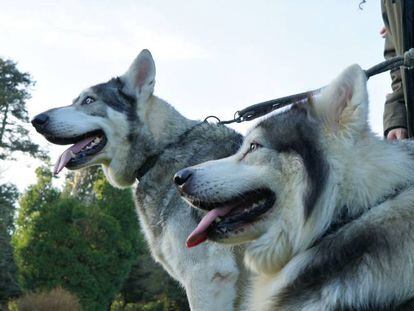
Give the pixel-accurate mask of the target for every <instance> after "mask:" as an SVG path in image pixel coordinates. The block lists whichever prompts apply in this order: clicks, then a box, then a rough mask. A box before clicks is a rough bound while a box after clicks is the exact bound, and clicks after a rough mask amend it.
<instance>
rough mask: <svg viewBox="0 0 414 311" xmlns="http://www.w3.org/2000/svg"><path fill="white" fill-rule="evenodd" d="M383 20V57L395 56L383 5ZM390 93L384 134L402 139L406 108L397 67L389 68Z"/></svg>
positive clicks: (385, 111) (386, 108) (386, 102)
mask: <svg viewBox="0 0 414 311" xmlns="http://www.w3.org/2000/svg"><path fill="white" fill-rule="evenodd" d="M383 20H384V24H385V27H386V31H383V30H382V31H381V35H382V36H383V37H385V47H384V58H385V59H389V58H391V57H394V56H396V51H395V45H394V42H393V38H392V36H391V33H390V31H389V23H388V17H387V15H386V12H385V9H384V7H383ZM391 81H392V82H391V88H392V91H393V92H392V93H391V94H388V95H387V98H386V101H385V106H384V119H383V124H384V136H385V137H387V139H404V138H407V137H408V131H407V110H406V107H405V101H404V91H403V87H402V80H401V70H400V69H399V68H397V69H394V70H391Z"/></svg>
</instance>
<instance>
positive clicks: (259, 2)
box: [0, 0, 390, 310]
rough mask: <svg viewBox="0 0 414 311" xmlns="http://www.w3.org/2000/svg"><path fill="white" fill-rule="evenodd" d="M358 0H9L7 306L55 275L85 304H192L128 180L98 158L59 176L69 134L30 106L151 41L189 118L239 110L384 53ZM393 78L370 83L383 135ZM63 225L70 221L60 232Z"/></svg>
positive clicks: (4, 211) (3, 216)
mask: <svg viewBox="0 0 414 311" xmlns="http://www.w3.org/2000/svg"><path fill="white" fill-rule="evenodd" d="M360 2H361V1H359V0H352V1H343V0H317V1H305V0H294V1H282V0H256V1H247V0H242V1H241V0H237V1H236V0H229V1H218V0H208V1H207V0H200V1H184V0H176V1H166V0H164V1H162V0H151V1H149V0H148V1H145V0H138V1H137V0H120V1H108V0H105V1H97V0H90V1H80V0H78V1H76V0H74V1H28V0H27V1H0V8H1V10H0V42H1V43H2V44H1V49H0V67H1V68H0V83H3V84H4V85H5V83H6V84H7V83H9V84H7V87H3V86H2V89H1V90H0V92H2V93H0V129H2V128H3V129H4V130H3V131H2V132H0V137H1V139H0V185H1V186H0V191H1V193H0V195H1V197H0V200H2V201H0V204H1V206H0V222H3V225H1V224H0V235H1V234H2V236H0V243H3V245H4V247H3V248H2V247H1V245H0V301H1V305H3V308H5V305H6V304H7V303H6V302H7V301H8V300H9V299H14V298H17V297H20V296H22V295H23V294H24V293H26V292H31V291H35V292H37V291H42V290H51V289H56V288H57V292H56V293H55V294H56V295H66V294H67V293H66V292H65V290H64V289H66V290H69V291H70V292H71V293H72V294H74V295H75V298H76V299H78V300H79V303H80V304H81V305H83V306H84V307H85V306H86V307H85V308H86V309H87V310H104V309H108V308H111V307H110V306H111V304H112V308H113V309H114V308H119V310H141V309H142V310H156V309H157V308H158V309H159V310H163V309H165V308H170V309H172V310H174V309H177V310H178V309H181V310H182V309H185V308H186V301H185V298H184V296H183V291H182V290H181V289H180V288H178V287H177V285H176V284H175V282H174V281H172V280H170V279H169V278H168V276H166V275H165V274H164V272H163V271H162V270H161V269H160V268H159V267H158V266H157V265H156V264H154V263H153V262H152V260H151V258H150V257H149V255H148V252H147V250H146V246H145V243H144V242H143V239H142V236H141V235H140V234H139V233H138V232H139V230H138V223H137V220H136V217H135V214H134V207H133V202H132V200H131V194H130V190H123V191H121V190H116V189H113V188H112V187H110V186H109V185H108V184H107V183H106V181H105V178H104V177H103V175H102V173H101V172H100V170H99V169H96V168H95V169H92V170H89V171H84V172H83V173H79V174H66V175H65V174H61V177H59V178H55V177H52V175H51V174H50V168H51V166H52V164H53V162H54V161H56V159H57V157H58V155H59V153H61V152H62V151H63V149H64V147H59V146H52V145H51V144H49V143H47V142H46V141H45V140H44V139H43V138H42V137H41V136H40V135H38V134H37V133H36V132H35V131H34V130H32V129H31V127H30V125H29V123H28V121H29V120H30V118H31V117H33V116H34V115H35V114H37V113H40V112H42V111H44V110H46V109H50V108H53V107H57V106H64V105H69V104H70V103H71V101H72V99H73V98H75V97H77V96H78V94H79V93H80V92H81V91H82V90H83V89H84V88H86V87H88V86H91V85H93V84H97V83H100V82H104V81H106V80H109V79H110V78H111V77H114V76H117V75H120V74H122V73H124V72H125V71H126V70H127V68H128V66H129V65H130V63H131V62H132V60H133V59H134V58H135V56H136V55H137V54H138V53H139V52H140V51H141V50H142V49H144V48H147V49H149V50H150V51H151V52H152V54H153V57H154V59H155V62H156V67H157V76H156V86H155V94H156V95H158V96H159V97H161V98H163V99H165V100H167V101H168V102H169V103H171V104H172V105H173V106H174V107H175V108H176V109H177V110H178V111H180V112H181V113H182V114H184V115H185V116H187V117H188V118H192V119H204V118H205V117H206V116H207V115H212V114H214V115H216V116H218V117H219V118H221V119H229V118H232V116H233V114H234V112H235V111H237V110H239V109H242V108H244V107H245V106H248V105H251V104H254V103H257V102H261V101H265V100H269V99H273V98H277V97H282V96H286V95H290V94H293V93H298V92H302V91H306V90H311V89H315V88H318V87H321V86H323V85H325V84H327V83H329V82H330V81H331V80H332V79H333V78H335V77H336V76H337V75H338V74H339V73H340V72H341V71H342V70H343V69H344V68H345V67H347V66H349V65H351V64H353V63H358V64H360V65H361V66H362V67H363V68H368V67H371V66H373V65H375V64H376V63H378V62H381V61H382V60H383V56H382V52H383V44H384V42H383V39H382V38H381V36H380V35H379V31H380V29H381V28H382V26H383V23H382V18H381V10H380V1H367V2H366V3H364V4H363V5H362V7H360ZM361 8H362V9H361ZM12 78H13V79H12ZM389 85H390V79H389V75H388V74H382V75H380V76H376V77H373V78H371V79H370V81H369V83H368V87H369V95H370V124H371V126H372V128H373V130H374V131H375V132H376V133H377V134H378V135H379V136H382V113H383V105H384V99H385V95H386V93H388V92H389V90H390V87H389ZM5 120H6V121H5ZM3 121H4V122H3ZM250 126H252V122H251V123H243V124H237V125H234V126H233V127H234V128H235V129H237V130H238V131H240V132H242V133H245V132H246V130H247V129H248V128H249V127H250ZM3 133H4V134H3ZM120 197H122V198H123V199H122V200H124V201H123V202H125V204H124V205H125V206H127V208H126V209H125V210H127V211H128V212H125V213H124V214H125V215H123V213H121V212H120V211H119V209H117V206H118V205H119V204H118V203H117V202H118V201H117V200H115V198H120ZM57 207H59V208H57ZM56 210H59V211H60V212H59V213H57V212H56ZM123 212H124V210H123ZM131 219H132V220H131ZM125 224H127V225H125ZM53 226H56V228H62V227H68V231H64V230H61V231H62V232H60V233H59V234H60V236H51V234H50V231H51V230H50V228H53ZM1 230H3V231H1ZM58 231H59V230H58ZM1 232H3V233H1ZM102 232H104V233H102ZM131 232H135V233H134V234H132V233H131ZM68 237H70V239H68ZM116 238H118V240H116ZM78 239H81V240H82V241H83V242H82V243H80V242H79V241H78ZM121 240H122V242H120V241H121ZM68 241H69V242H68ZM125 241H126V242H125ZM79 244H82V247H83V248H84V249H82V248H80V249H75V245H79ZM118 244H119V245H118ZM110 245H112V246H113V245H117V247H115V248H113V247H109V246H110ZM76 254H78V255H76ZM79 254H86V255H84V257H82V256H80V255H79ZM2 256H3V257H2ZM79 256H80V257H79ZM2 258H3V259H2ZM138 258H139V259H140V260H138ZM2 260H3V261H2ZM75 262H76V264H74V263H75ZM114 262H117V263H118V265H116V264H114ZM104 272H105V273H104ZM85 275H87V278H86V279H85V278H84V276H85ZM2 276H3V277H2ZM100 277H102V278H103V279H99V278H100ZM98 284H100V285H99V286H98ZM108 284H110V285H108ZM2 286H3V287H2ZM60 287H62V288H64V289H59V288H60ZM98 289H99V290H98ZM59 290H60V292H59ZM2 291H3V292H2ZM68 295H69V296H70V294H68ZM62 299H63V298H62ZM68 299H71V298H68ZM76 299H75V300H76ZM113 301H115V303H113ZM1 305H0V309H1ZM128 308H130V309H128ZM140 308H141V309H140ZM145 308H147V309H145ZM117 310H118V309H117Z"/></svg>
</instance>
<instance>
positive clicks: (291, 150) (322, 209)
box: [185, 65, 414, 311]
mask: <svg viewBox="0 0 414 311" xmlns="http://www.w3.org/2000/svg"><path fill="white" fill-rule="evenodd" d="M367 116H368V96H367V89H366V78H365V74H364V72H363V70H362V69H361V68H360V67H359V66H357V65H354V66H351V67H349V68H348V69H346V70H345V71H344V72H343V73H342V74H341V75H340V76H339V77H338V78H337V79H336V80H335V81H333V82H332V83H331V84H330V85H329V86H328V87H326V88H325V89H323V90H322V91H321V93H320V94H317V95H314V96H313V98H310V99H309V101H308V103H307V104H297V105H294V106H293V107H292V108H291V109H290V110H288V111H285V112H282V113H280V114H276V115H272V116H270V117H268V118H267V119H266V120H264V121H262V122H260V123H259V124H258V125H257V126H256V127H255V128H253V129H252V130H251V132H250V133H249V134H248V135H247V137H246V139H245V140H244V143H243V145H242V147H241V148H240V150H239V151H238V152H237V153H236V154H235V155H233V156H231V157H228V158H225V159H221V160H216V161H210V162H206V163H203V164H200V165H197V166H194V167H192V168H187V169H186V170H187V172H188V170H190V172H191V179H189V180H188V181H187V182H186V190H185V192H187V194H189V195H191V196H192V197H193V198H194V197H195V198H198V199H199V200H201V201H206V202H209V201H213V202H218V201H219V202H220V201H222V202H228V201H229V200H230V199H234V198H237V197H238V196H240V194H243V193H245V192H246V191H248V190H251V189H257V188H268V189H271V190H272V191H273V192H274V193H275V195H276V202H275V204H274V206H273V208H272V209H271V210H270V211H268V212H267V213H266V214H265V215H263V217H262V218H261V219H260V220H257V221H255V222H253V223H251V224H250V225H248V226H246V227H245V228H244V230H243V231H241V232H237V233H235V234H234V235H233V236H230V237H225V238H224V239H223V240H222V241H221V242H223V243H230V244H237V243H244V242H249V241H251V243H249V244H248V245H247V250H246V253H245V263H246V265H247V267H248V268H249V269H250V270H252V271H254V272H255V274H256V277H255V278H254V280H253V281H252V283H251V285H250V289H251V290H250V291H248V292H247V294H246V302H245V304H244V308H245V309H247V310H289V311H290V310H292V311H293V310H295V311H296V310H307V311H311V310H312V311H317V310H318V311H320V310H411V309H414V304H411V300H412V299H413V298H414V251H413V250H414V146H413V143H412V142H396V143H392V142H388V141H383V140H381V139H379V138H377V137H376V136H375V135H374V134H373V133H372V132H371V130H370V128H369V126H368V122H367ZM252 144H253V145H254V146H253V147H255V146H258V147H255V148H252V147H251V146H252Z"/></svg>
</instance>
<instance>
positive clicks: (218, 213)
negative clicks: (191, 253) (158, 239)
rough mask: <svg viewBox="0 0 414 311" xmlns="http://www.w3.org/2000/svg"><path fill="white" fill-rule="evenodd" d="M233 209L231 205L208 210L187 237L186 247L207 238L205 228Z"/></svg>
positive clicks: (195, 244)
mask: <svg viewBox="0 0 414 311" xmlns="http://www.w3.org/2000/svg"><path fill="white" fill-rule="evenodd" d="M232 209H233V207H232V206H226V207H218V208H215V209H213V210H211V211H209V212H208V213H207V214H206V215H205V216H204V217H203V219H201V221H200V223H199V224H198V226H197V228H195V229H194V231H193V232H191V233H190V235H189V236H188V238H187V243H186V244H187V247H188V248H191V247H194V246H197V245H198V244H200V243H203V242H204V241H205V240H207V228H208V227H209V226H210V225H211V224H212V223H213V222H214V220H215V219H216V218H217V217H223V216H225V215H227V214H228V213H230V211H231V210H232Z"/></svg>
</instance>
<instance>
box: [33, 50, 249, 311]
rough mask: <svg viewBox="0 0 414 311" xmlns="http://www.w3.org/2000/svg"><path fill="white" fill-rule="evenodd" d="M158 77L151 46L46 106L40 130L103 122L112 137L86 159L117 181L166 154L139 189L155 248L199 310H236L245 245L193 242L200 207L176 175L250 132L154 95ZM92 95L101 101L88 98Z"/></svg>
mask: <svg viewBox="0 0 414 311" xmlns="http://www.w3.org/2000/svg"><path fill="white" fill-rule="evenodd" d="M154 84H155V65H154V61H153V59H152V56H151V54H150V53H149V51H147V50H144V51H142V52H141V53H140V54H139V55H138V57H137V58H136V59H135V61H134V62H133V63H132V65H131V67H130V68H129V70H128V71H127V72H126V73H125V74H124V75H122V76H120V77H119V78H116V79H111V80H110V81H109V82H106V83H102V84H98V85H95V86H92V87H90V88H88V89H86V90H84V91H83V92H82V93H81V94H80V95H79V96H78V97H77V98H76V99H75V100H74V101H73V104H72V105H70V106H67V107H62V108H56V109H52V110H49V111H46V112H45V113H44V114H46V115H47V116H48V122H47V124H46V125H45V126H43V127H42V128H41V130H39V129H38V130H39V131H40V132H41V133H42V134H43V135H45V136H46V137H47V138H48V137H49V138H50V137H60V138H62V137H65V138H68V137H76V136H78V135H81V134H84V133H87V132H90V131H93V130H96V129H101V130H103V131H104V133H105V135H106V137H107V140H108V143H107V145H106V146H105V148H104V149H103V150H102V151H101V152H100V153H99V154H98V155H96V156H95V157H94V158H93V159H92V160H91V161H90V162H88V163H86V164H85V165H83V166H82V167H84V166H89V165H93V164H102V166H103V170H104V172H105V175H106V177H107V178H108V180H109V181H110V182H111V184H112V185H114V186H117V187H126V186H130V185H131V184H132V183H134V182H135V181H136V179H137V172H138V170H139V168H141V167H142V166H143V165H144V164H145V163H146V162H147V160H148V159H149V158H150V157H151V156H153V155H156V154H158V155H159V156H158V158H157V160H156V162H155V163H154V164H153V166H152V165H151V166H148V168H149V170H148V172H147V173H146V174H144V175H143V176H142V178H140V180H139V183H138V185H137V188H136V195H135V198H136V207H137V211H138V215H139V220H140V222H141V227H142V228H143V231H144V233H145V237H146V239H147V242H148V245H149V248H150V250H151V253H152V255H153V257H154V258H155V260H156V261H158V262H159V263H161V265H162V266H163V267H164V268H165V270H167V271H168V273H169V274H170V275H171V276H172V277H173V278H175V279H176V280H178V281H179V282H180V283H181V284H182V285H183V287H184V288H185V291H186V293H187V296H188V299H189V303H190V307H191V309H192V310H214V311H217V310H233V307H234V305H235V304H236V302H235V300H236V291H237V286H239V283H241V281H240V280H241V279H242V276H241V271H240V268H239V267H240V266H242V264H241V263H239V262H238V261H237V258H238V257H240V255H238V253H237V251H241V250H236V251H235V250H233V249H230V248H228V247H225V246H222V245H218V244H215V243H205V244H204V245H203V246H201V247H199V248H195V249H187V248H186V247H185V240H186V238H187V236H188V234H189V233H190V232H191V230H192V229H193V228H194V227H195V226H196V224H197V222H198V220H199V219H200V215H198V214H197V213H196V212H194V211H191V210H190V209H189V208H188V207H187V205H186V203H184V202H183V201H182V200H181V199H180V197H179V195H178V193H177V190H176V189H175V187H174V186H173V183H172V178H173V175H174V173H175V172H176V171H177V170H179V169H181V168H183V167H185V166H188V165H194V164H197V163H200V162H202V161H207V160H211V159H217V158H222V157H225V156H229V155H230V154H233V153H234V152H235V151H236V150H237V149H238V147H239V146H240V144H241V141H242V138H241V136H240V135H239V134H237V133H235V132H234V131H233V130H230V129H228V128H226V127H224V126H218V125H212V124H207V123H203V124H200V125H197V124H198V123H199V122H198V121H193V120H189V119H186V118H185V117H183V116H182V115H181V114H179V113H178V112H177V111H176V110H175V109H174V108H172V107H171V106H170V105H169V104H168V103H167V102H165V101H163V100H162V99H160V98H158V97H156V96H154V95H153V90H154ZM87 97H92V98H93V99H94V101H93V102H92V103H90V104H85V98H87ZM78 168H80V167H78ZM238 282H239V283H238Z"/></svg>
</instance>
